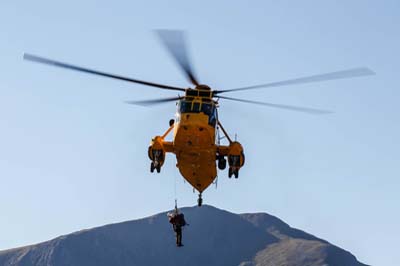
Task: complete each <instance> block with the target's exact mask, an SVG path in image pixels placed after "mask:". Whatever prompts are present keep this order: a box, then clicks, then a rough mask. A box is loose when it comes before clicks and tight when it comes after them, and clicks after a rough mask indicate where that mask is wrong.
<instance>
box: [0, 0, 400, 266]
mask: <svg viewBox="0 0 400 266" xmlns="http://www.w3.org/2000/svg"><path fill="white" fill-rule="evenodd" d="M399 10H400V4H399V2H398V1H388V0H387V1H368V2H366V1H361V0H360V1H323V2H321V1H301V3H300V2H294V1H279V3H277V1H252V3H251V4H250V3H249V2H242V3H238V2H237V3H233V2H232V1H219V2H218V3H216V1H201V3H194V2H189V1H173V2H168V3H166V1H146V3H144V1H112V3H111V2H110V1H94V0H92V1H72V0H71V1H57V2H55V1H34V2H33V1H30V2H28V1H18V0H14V1H8V0H6V1H1V3H0V34H1V35H0V36H1V37H0V40H1V41H0V58H1V60H0V73H2V74H1V75H0V121H1V123H0V181H1V193H0V210H1V212H2V219H0V249H6V248H11V247H16V246H21V245H27V244H32V243H37V242H40V241H44V240H48V239H50V238H53V237H56V236H58V235H60V234H66V233H69V232H72V231H75V230H79V229H83V228H90V227H94V226H98V225H103V224H107V223H111V222H118V221H124V220H129V219H135V218H139V217H143V216H146V215H150V214H153V213H156V212H160V211H164V210H166V209H169V208H172V207H173V204H174V198H175V195H176V197H177V198H178V201H179V203H180V205H185V206H188V205H189V206H191V205H194V204H195V201H196V197H197V196H196V195H195V194H193V193H192V190H191V188H190V186H189V185H188V184H187V183H186V184H185V183H184V182H183V179H182V177H181V176H180V175H179V174H178V172H177V170H176V169H175V158H174V156H169V157H168V159H167V162H166V165H165V167H164V169H162V174H160V175H155V174H150V173H149V161H148V158H147V154H146V153H147V146H148V144H149V141H150V139H151V137H152V136H154V135H158V134H162V133H163V131H164V130H165V129H166V128H167V127H168V121H169V119H170V118H172V117H173V115H174V112H175V105H174V104H170V105H164V106H160V107H157V108H152V109H149V108H143V107H136V106H129V105H126V104H124V103H123V101H125V100H135V99H138V100H139V99H147V98H152V97H160V96H173V94H174V92H168V91H161V90H157V89H155V88H150V87H144V86H141V85H135V84H129V83H124V82H119V81H115V80H108V79H104V78H101V77H93V76H89V75H85V74H81V73H74V72H71V71H66V70H60V69H55V68H51V67H47V66H42V65H37V64H32V63H29V62H24V61H23V60H22V55H23V53H24V52H30V53H34V54H39V55H42V56H45V57H50V58H54V59H58V60H61V61H66V62H71V63H75V64H78V65H82V66H88V67H93V68H95V69H99V70H104V71H108V72H112V73H117V74H121V75H126V76H131V77H134V78H139V79H144V80H149V81H154V82H160V83H166V84H170V85H176V86H187V85H188V84H189V83H188V82H187V81H186V80H185V78H184V76H183V75H182V73H181V72H180V71H179V69H178V68H177V67H176V65H175V64H174V62H173V61H172V60H171V58H170V57H169V56H168V54H167V53H166V52H165V50H164V49H163V48H162V47H161V45H160V44H159V42H158V40H157V38H156V37H155V36H154V34H153V33H152V32H151V30H152V29H160V28H167V29H184V30H187V32H188V34H189V37H190V39H189V41H190V53H191V55H192V59H193V62H194V65H195V70H196V72H197V74H198V76H199V79H200V81H201V82H203V83H205V84H208V85H209V86H211V87H212V88H214V89H229V88H235V87H241V86H246V85H253V84H259V83H266V82H273V81H279V80H283V79H288V78H295V77H300V76H306V75H312V74H318V73H324V72H330V71H335V70H341V69H347V68H352V67H358V66H367V67H370V68H371V69H373V70H374V71H375V72H376V73H377V75H376V76H372V77H366V78H356V79H351V80H341V81H332V82H327V83H318V84H317V83H316V84H306V85H301V86H289V87H280V88H270V89H265V90H261V91H252V92H240V93H236V94H232V96H235V97H246V98H248V99H253V100H264V101H270V102H274V103H281V104H293V105H300V106H309V107H315V108H321V109H329V110H333V111H334V112H335V113H334V114H331V115H324V116H312V115H307V114H301V113H294V112H289V111H283V110H274V109H269V108H266V107H260V106H252V105H247V104H236V103H234V102H221V108H220V119H221V121H222V123H223V124H224V125H225V128H226V129H227V130H228V131H229V132H230V133H231V134H232V135H234V134H235V133H237V136H238V140H239V141H240V142H242V144H243V145H244V148H245V153H246V159H247V160H246V165H245V167H244V168H243V169H242V172H241V177H240V178H239V179H238V180H229V179H228V178H227V173H226V172H223V173H220V177H219V179H218V187H217V188H215V186H214V187H210V188H209V189H208V190H207V191H206V192H205V193H204V201H205V203H207V204H211V205H214V206H216V207H219V208H222V209H227V210H230V211H233V212H255V211H260V212H267V213H270V214H273V215H276V216H278V217H280V218H282V219H283V220H284V221H286V222H288V223H289V224H290V225H292V226H294V227H297V228H301V229H303V230H305V231H307V232H310V233H313V234H315V235H317V236H319V237H322V238H325V239H327V240H328V241H330V242H332V243H334V244H336V245H339V246H340V247H343V248H345V249H347V250H349V251H351V252H352V253H353V254H355V255H356V256H357V258H358V259H359V260H361V261H363V262H365V263H368V264H372V265H396V263H395V262H397V261H399V260H400V255H399V254H398V252H397V251H398V250H397V248H396V247H398V238H399V236H400V229H399V227H398V225H399V224H400V212H399V207H398V206H399V204H400V196H399V193H398V191H399V188H400V181H399V180H400V179H399V177H400V170H399V165H398V164H399V162H400V155H399V150H400V144H399V141H398V138H399V135H400V123H399V113H400V107H399V99H400V92H399V91H400V90H399V84H400V82H399V79H398V77H399V75H398V69H399V67H400V65H399V62H400V56H399V51H398V47H400V37H399V36H400V34H399V28H398V25H400V17H399V16H398V13H399ZM175 187H176V194H175Z"/></svg>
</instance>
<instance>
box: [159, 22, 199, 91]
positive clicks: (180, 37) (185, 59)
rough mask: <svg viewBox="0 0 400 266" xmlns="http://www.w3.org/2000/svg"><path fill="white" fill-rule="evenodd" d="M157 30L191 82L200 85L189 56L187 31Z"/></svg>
mask: <svg viewBox="0 0 400 266" xmlns="http://www.w3.org/2000/svg"><path fill="white" fill-rule="evenodd" d="M155 32H156V34H157V35H158V37H159V38H160V40H161V42H162V43H163V44H164V46H165V48H166V49H167V50H168V52H169V53H170V54H171V56H172V57H173V58H174V59H175V61H176V62H177V63H178V65H179V66H180V67H181V68H182V70H183V71H184V72H185V74H186V76H187V78H188V79H189V80H190V82H191V83H192V84H193V85H195V86H197V85H199V83H198V82H197V79H196V77H195V75H194V72H193V69H192V64H191V62H190V59H189V56H188V52H187V44H186V36H185V33H184V32H183V31H180V30H156V31H155Z"/></svg>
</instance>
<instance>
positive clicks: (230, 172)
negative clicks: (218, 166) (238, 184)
mask: <svg viewBox="0 0 400 266" xmlns="http://www.w3.org/2000/svg"><path fill="white" fill-rule="evenodd" d="M232 174H233V171H232V168H231V167H229V171H228V177H229V178H231V177H232Z"/></svg>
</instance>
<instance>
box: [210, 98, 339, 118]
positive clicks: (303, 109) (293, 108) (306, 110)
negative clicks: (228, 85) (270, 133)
mask: <svg viewBox="0 0 400 266" xmlns="http://www.w3.org/2000/svg"><path fill="white" fill-rule="evenodd" d="M218 97H219V98H221V99H226V100H231V101H237V102H244V103H252V104H258V105H264V106H268V107H273V108H280V109H286V110H291V111H298V112H303V113H309V114H330V113H333V112H331V111H327V110H320V109H314V108H307V107H299V106H292V105H284V104H274V103H266V102H259V101H251V100H244V99H237V98H232V97H226V96H218Z"/></svg>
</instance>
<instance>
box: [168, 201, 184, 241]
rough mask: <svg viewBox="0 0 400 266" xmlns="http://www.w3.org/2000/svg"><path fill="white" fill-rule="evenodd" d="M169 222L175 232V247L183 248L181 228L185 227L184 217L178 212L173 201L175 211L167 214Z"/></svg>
mask: <svg viewBox="0 0 400 266" xmlns="http://www.w3.org/2000/svg"><path fill="white" fill-rule="evenodd" d="M167 216H168V220H169V222H170V223H171V224H172V228H173V230H174V232H175V237H176V245H177V246H178V247H181V246H183V244H182V227H184V226H185V225H187V223H186V221H185V216H184V215H183V213H180V212H179V209H178V206H177V204H176V200H175V209H174V211H173V212H170V213H168V214H167Z"/></svg>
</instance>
